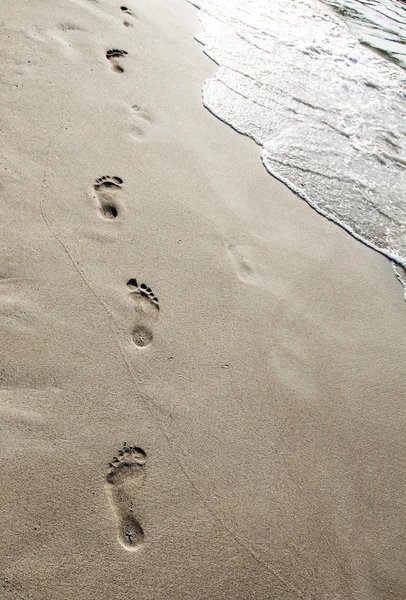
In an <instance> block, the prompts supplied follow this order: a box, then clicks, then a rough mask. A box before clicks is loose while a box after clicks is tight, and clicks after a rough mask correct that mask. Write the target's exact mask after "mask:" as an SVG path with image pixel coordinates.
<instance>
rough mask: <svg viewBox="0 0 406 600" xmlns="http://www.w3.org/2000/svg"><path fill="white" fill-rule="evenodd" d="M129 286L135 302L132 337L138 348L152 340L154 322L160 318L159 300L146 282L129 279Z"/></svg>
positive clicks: (147, 344)
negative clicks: (134, 320) (134, 321)
mask: <svg viewBox="0 0 406 600" xmlns="http://www.w3.org/2000/svg"><path fill="white" fill-rule="evenodd" d="M127 287H128V288H129V290H130V297H131V299H132V300H133V302H134V305H135V311H136V315H137V318H136V323H135V325H134V328H133V330H132V339H133V342H134V344H135V345H136V346H137V348H145V346H149V344H150V343H151V342H152V337H153V336H152V331H151V326H152V324H153V323H154V322H155V321H156V320H157V319H158V314H159V302H158V298H157V297H156V296H155V294H154V292H153V291H152V290H151V288H149V287H148V286H147V285H146V284H145V283H141V284H140V285H139V284H138V282H137V280H136V279H129V280H128V281H127Z"/></svg>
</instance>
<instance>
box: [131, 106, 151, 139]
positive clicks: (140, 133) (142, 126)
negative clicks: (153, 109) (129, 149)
mask: <svg viewBox="0 0 406 600" xmlns="http://www.w3.org/2000/svg"><path fill="white" fill-rule="evenodd" d="M131 110H132V112H133V123H132V125H131V132H130V136H131V137H132V138H133V139H134V140H137V141H138V142H140V141H141V140H143V139H144V137H145V135H146V133H147V131H148V129H149V128H150V127H151V125H152V121H153V119H152V117H151V115H150V114H149V112H147V111H146V110H144V109H143V108H142V107H141V106H139V105H138V104H134V105H133V106H132V107H131Z"/></svg>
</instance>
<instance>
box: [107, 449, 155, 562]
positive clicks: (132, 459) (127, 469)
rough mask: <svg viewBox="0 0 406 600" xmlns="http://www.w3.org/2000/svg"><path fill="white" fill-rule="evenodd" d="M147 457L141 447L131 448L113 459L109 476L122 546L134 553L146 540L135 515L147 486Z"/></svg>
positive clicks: (111, 496) (112, 501) (108, 480)
mask: <svg viewBox="0 0 406 600" xmlns="http://www.w3.org/2000/svg"><path fill="white" fill-rule="evenodd" d="M146 460H147V455H146V453H145V452H144V450H142V448H138V447H137V446H127V445H126V443H125V442H124V445H123V449H122V450H120V452H119V453H118V457H115V458H113V460H112V461H111V463H110V465H109V469H108V471H107V475H106V481H107V491H108V494H109V497H110V500H111V503H112V505H113V508H114V512H115V513H116V516H117V521H118V539H119V542H120V544H121V545H122V546H123V547H124V548H125V549H126V550H130V551H134V550H135V549H136V548H137V546H139V544H141V542H143V540H144V531H143V529H142V527H141V525H140V523H139V521H138V519H137V518H136V517H135V515H134V506H133V502H134V498H135V496H136V495H137V492H138V491H139V489H140V488H141V487H142V485H143V484H144V480H145V468H144V465H145V463H146Z"/></svg>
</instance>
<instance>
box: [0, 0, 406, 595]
mask: <svg viewBox="0 0 406 600" xmlns="http://www.w3.org/2000/svg"><path fill="white" fill-rule="evenodd" d="M128 6H129V8H131V10H132V12H133V13H134V14H133V15H131V14H128V13H125V12H124V11H122V10H120V5H119V3H118V2H117V3H116V2H113V0H98V1H97V0H65V1H62V0H54V1H53V2H52V3H51V2H49V1H48V2H45V0H30V1H29V2H22V3H15V2H11V1H10V0H3V2H2V27H1V37H2V77H1V79H0V98H1V107H2V125H1V129H2V131H1V134H2V145H1V147H2V167H1V168H2V176H1V180H0V185H1V197H2V202H1V235H0V245H1V248H0V257H1V262H0V278H1V279H0V323H1V341H2V343H1V357H0V359H1V363H0V444H1V456H2V476H1V486H0V493H1V499H0V507H1V508H0V510H1V526H2V532H1V536H0V598H1V600H68V599H69V600H70V599H75V600H90V599H92V600H99V599H100V600H122V599H123V598H128V599H131V600H133V599H134V600H138V599H145V600H161V599H162V600H166V599H192V600H203V599H220V598H221V599H222V598H225V599H231V600H234V599H235V600H241V599H260V600H268V599H271V600H273V599H275V600H285V599H294V598H305V599H310V598H311V599H315V600H336V599H340V600H341V599H342V600H344V599H345V600H347V599H362V600H375V599H382V600H390V599H393V598H395V599H399V600H404V598H405V597H406V569H405V564H406V540H405V524H406V510H405V429H406V427H405V416H406V415H405V412H406V402H405V396H406V394H405V382H404V365H405V339H406V319H405V314H406V313H405V311H406V308H405V303H404V300H403V298H402V290H401V287H400V285H399V283H398V282H397V281H396V279H395V277H394V276H393V272H392V269H391V267H390V264H389V262H388V261H387V260H386V259H384V258H383V257H381V256H379V255H378V254H377V253H375V252H373V251H372V250H370V249H368V248H366V247H365V246H363V245H362V244H360V243H359V242H356V241H355V240H353V239H352V238H351V237H350V236H349V235H348V234H347V233H345V232H344V231H342V230H341V229H340V228H339V227H337V226H335V225H333V224H332V223H330V222H328V221H327V220H325V219H323V218H322V217H320V216H318V215H317V214H316V213H315V212H314V211H313V210H311V209H310V208H309V207H308V206H307V205H306V204H305V203H304V202H303V201H302V200H300V199H298V198H296V197H295V196H294V195H292V194H291V193H290V192H289V191H288V190H287V189H285V188H284V187H283V186H282V185H281V184H279V183H278V182H277V181H275V180H273V179H272V178H271V177H270V176H269V175H267V173H266V172H265V170H264V168H263V167H262V165H261V162H260V160H259V149H258V147H256V146H255V144H254V143H253V142H251V141H250V140H248V139H246V138H243V137H242V136H240V135H238V134H237V133H236V132H234V131H233V130H232V129H230V128H229V127H227V126H226V125H224V124H223V123H221V122H220V121H218V120H216V119H215V118H214V117H213V116H212V115H210V114H209V112H208V111H206V110H205V109H204V108H203V106H202V104H201V92H200V90H201V86H202V83H203V81H204V79H205V78H207V77H209V76H210V75H211V74H212V73H213V72H214V71H215V65H214V64H213V63H211V62H210V61H209V60H208V59H207V58H206V57H205V56H204V55H203V53H202V47H201V46H200V45H199V44H197V43H196V42H195V41H194V40H193V35H194V34H195V33H197V32H198V31H199V24H198V18H197V11H196V9H195V8H193V7H192V6H191V5H189V4H187V3H186V2H185V1H184V0H155V1H154V2H153V1H151V0H149V1H148V2H147V1H144V0H137V2H135V1H132V2H131V4H130V5H128ZM116 49H118V50H124V51H125V52H127V54H125V55H121V56H114V55H115V54H117V52H115V53H113V56H111V57H110V58H106V53H107V52H108V51H109V50H116ZM119 54H120V53H119ZM106 176H110V178H112V177H115V178H116V179H103V180H101V181H99V182H97V183H96V180H97V179H99V178H102V177H106ZM131 280H132V281H131ZM128 282H129V283H128ZM142 283H145V286H144V287H146V286H148V287H149V288H150V290H151V292H149V291H145V290H144V289H143V290H141V284H142ZM141 291H142V293H141ZM156 298H157V299H156ZM135 343H137V344H138V347H137V346H136V345H135ZM124 442H126V444H127V445H128V447H127V448H126V449H125V451H124V456H121V457H119V460H118V461H115V462H114V463H112V464H110V466H109V463H110V461H112V459H113V457H114V456H117V452H118V451H119V450H120V449H122V447H123V443H124ZM130 446H131V447H130ZM132 446H136V447H137V448H136V449H134V448H132Z"/></svg>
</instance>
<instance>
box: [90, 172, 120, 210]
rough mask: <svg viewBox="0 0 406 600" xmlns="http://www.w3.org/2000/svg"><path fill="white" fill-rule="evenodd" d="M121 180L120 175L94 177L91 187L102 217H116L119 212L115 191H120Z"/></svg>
mask: <svg viewBox="0 0 406 600" xmlns="http://www.w3.org/2000/svg"><path fill="white" fill-rule="evenodd" d="M122 184H123V180H122V179H121V177H110V175H104V176H103V177H100V178H99V179H96V181H95V183H94V185H93V188H94V189H95V191H96V197H97V200H98V202H99V210H100V213H101V215H102V217H103V218H104V219H116V218H117V217H118V214H119V204H118V198H117V195H118V194H117V193H118V192H119V191H120V189H121V186H122Z"/></svg>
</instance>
